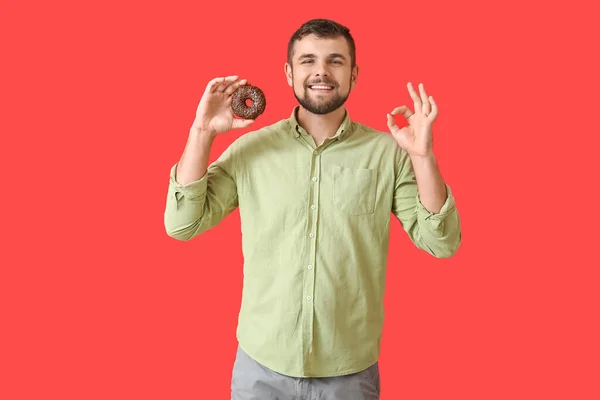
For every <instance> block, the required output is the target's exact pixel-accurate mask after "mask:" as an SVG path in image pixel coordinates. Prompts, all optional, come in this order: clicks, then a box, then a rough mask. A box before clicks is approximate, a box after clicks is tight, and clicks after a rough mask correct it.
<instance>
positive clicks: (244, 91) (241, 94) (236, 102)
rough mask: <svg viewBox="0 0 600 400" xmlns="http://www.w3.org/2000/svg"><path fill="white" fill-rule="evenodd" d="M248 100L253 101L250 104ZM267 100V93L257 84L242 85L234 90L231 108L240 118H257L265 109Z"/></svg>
mask: <svg viewBox="0 0 600 400" xmlns="http://www.w3.org/2000/svg"><path fill="white" fill-rule="evenodd" d="M246 100H250V101H252V105H250V106H248V105H247V104H246ZM266 105H267V101H266V99H265V94H264V93H263V91H262V90H260V89H259V88H258V87H256V86H252V85H242V86H240V87H239V88H237V89H236V91H235V92H233V98H232V101H231V109H232V110H233V112H234V113H235V115H237V116H238V117H240V118H244V119H256V117H258V116H259V115H260V114H262V113H263V112H264V111H265V107H266Z"/></svg>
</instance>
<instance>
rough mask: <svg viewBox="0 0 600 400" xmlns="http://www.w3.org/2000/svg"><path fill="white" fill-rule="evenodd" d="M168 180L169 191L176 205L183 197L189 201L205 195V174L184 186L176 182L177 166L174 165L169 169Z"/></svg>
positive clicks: (206, 184) (206, 185)
mask: <svg viewBox="0 0 600 400" xmlns="http://www.w3.org/2000/svg"><path fill="white" fill-rule="evenodd" d="M169 178H170V189H171V192H172V194H173V196H174V197H175V200H176V202H177V203H179V202H180V201H181V199H182V198H184V197H185V198H187V199H189V200H194V199H198V198H201V197H203V196H205V195H206V190H207V187H208V182H207V174H204V176H203V177H202V178H200V179H199V180H197V181H193V182H190V183H186V184H185V185H184V184H181V183H179V182H177V164H175V165H173V166H172V167H171V172H170V177H169Z"/></svg>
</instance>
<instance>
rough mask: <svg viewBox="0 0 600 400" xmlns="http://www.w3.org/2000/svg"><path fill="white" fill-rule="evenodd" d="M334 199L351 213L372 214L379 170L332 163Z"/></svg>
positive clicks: (335, 202)
mask: <svg viewBox="0 0 600 400" xmlns="http://www.w3.org/2000/svg"><path fill="white" fill-rule="evenodd" d="M331 174H332V176H331V180H332V183H333V188H332V194H331V195H332V201H333V204H334V205H335V206H337V207H338V208H339V209H340V210H342V211H344V212H346V213H347V214H350V215H363V214H371V213H373V212H374V211H375V197H376V194H377V193H376V189H377V186H376V185H377V171H376V170H374V169H367V168H349V167H342V166H340V165H331Z"/></svg>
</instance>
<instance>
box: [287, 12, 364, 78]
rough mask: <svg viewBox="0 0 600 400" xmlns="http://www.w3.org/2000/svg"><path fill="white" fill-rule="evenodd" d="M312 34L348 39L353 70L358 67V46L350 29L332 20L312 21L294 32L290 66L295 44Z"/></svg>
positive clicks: (291, 43) (290, 42) (288, 55)
mask: <svg viewBox="0 0 600 400" xmlns="http://www.w3.org/2000/svg"><path fill="white" fill-rule="evenodd" d="M310 34H314V35H315V36H317V37H319V38H337V37H340V36H343V37H344V38H346V41H347V42H348V47H349V48H350V60H351V62H352V68H354V66H355V65H356V45H355V43H354V38H353V37H352V35H351V34H350V29H348V28H347V27H345V26H344V25H342V24H340V23H338V22H335V21H332V20H330V19H311V20H310V21H307V22H305V23H304V24H302V26H300V28H298V30H297V31H296V32H294V34H293V35H292V37H291V38H290V41H289V42H288V54H287V59H288V63H289V64H290V65H292V53H293V52H294V43H295V42H296V41H298V40H300V39H302V38H303V37H304V36H307V35H310Z"/></svg>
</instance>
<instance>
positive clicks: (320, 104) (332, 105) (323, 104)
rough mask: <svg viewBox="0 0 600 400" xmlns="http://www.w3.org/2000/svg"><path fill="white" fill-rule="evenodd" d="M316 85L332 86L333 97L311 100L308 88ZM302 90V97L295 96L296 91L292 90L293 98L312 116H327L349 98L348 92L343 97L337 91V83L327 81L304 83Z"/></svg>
mask: <svg viewBox="0 0 600 400" xmlns="http://www.w3.org/2000/svg"><path fill="white" fill-rule="evenodd" d="M292 79H293V78H292ZM317 84H326V85H330V86H333V89H331V90H332V91H334V93H333V95H332V96H331V97H330V98H329V99H328V100H322V99H321V100H314V99H313V98H311V97H310V94H309V91H310V90H311V89H310V88H309V86H311V85H317ZM303 88H304V94H303V96H302V97H300V96H298V94H296V89H295V88H293V90H294V96H295V97H296V100H298V103H300V105H301V106H302V107H304V108H305V109H306V110H307V111H309V112H311V113H313V114H320V115H322V114H329V113H330V112H332V111H335V110H337V109H338V108H340V107H341V106H342V105H343V104H344V103H345V102H346V100H347V99H348V96H350V90H348V93H346V95H345V96H344V95H342V94H340V93H339V92H338V91H337V88H338V85H337V83H335V82H332V81H328V80H320V81H316V82H310V83H306V84H304V87H303Z"/></svg>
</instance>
